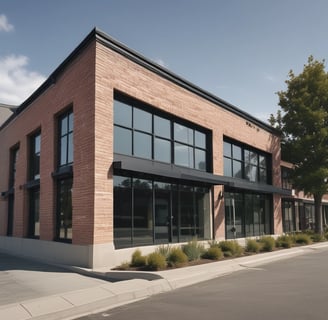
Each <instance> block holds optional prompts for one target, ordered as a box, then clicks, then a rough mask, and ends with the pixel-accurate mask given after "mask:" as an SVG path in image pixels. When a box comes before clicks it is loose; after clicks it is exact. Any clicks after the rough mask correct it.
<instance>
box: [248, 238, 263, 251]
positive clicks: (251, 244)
mask: <svg viewBox="0 0 328 320" xmlns="http://www.w3.org/2000/svg"><path fill="white" fill-rule="evenodd" d="M260 249H261V245H260V244H259V243H258V242H257V241H256V240H254V239H247V240H246V248H245V251H247V252H255V253H258V252H259V251H260Z"/></svg>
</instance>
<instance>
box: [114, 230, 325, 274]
mask: <svg viewBox="0 0 328 320" xmlns="http://www.w3.org/2000/svg"><path fill="white" fill-rule="evenodd" d="M325 235H326V236H322V235H318V234H314V233H312V232H306V233H295V234H288V235H282V236H279V237H278V238H277V239H275V238H273V237H271V236H262V237H259V238H258V239H247V240H246V245H245V247H243V246H241V245H240V244H239V243H238V242H237V241H236V240H224V241H220V242H216V241H210V242H208V245H206V246H205V245H204V244H203V243H201V242H198V241H197V239H194V240H192V241H190V242H188V243H187V244H184V245H181V246H177V245H172V246H170V245H162V246H159V247H158V248H157V249H156V250H155V251H154V252H152V253H150V254H148V255H147V256H144V255H142V252H141V251H140V249H136V250H135V251H134V253H133V254H132V257H131V260H130V261H128V262H125V263H123V264H121V265H120V266H118V267H116V268H114V270H121V271H122V270H127V271H159V270H169V269H173V268H182V267H187V266H194V265H199V264H205V263H211V262H214V261H220V260H225V259H233V258H236V257H242V256H246V255H252V254H258V253H261V252H270V251H274V250H282V249H285V248H291V247H295V246H301V245H308V244H311V243H313V242H321V241H327V239H328V233H326V234H325Z"/></svg>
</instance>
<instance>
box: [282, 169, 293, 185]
mask: <svg viewBox="0 0 328 320" xmlns="http://www.w3.org/2000/svg"><path fill="white" fill-rule="evenodd" d="M291 172H292V169H290V168H286V167H281V186H282V188H283V189H289V190H291V189H293V185H292V181H291Z"/></svg>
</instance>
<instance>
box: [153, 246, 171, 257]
mask: <svg viewBox="0 0 328 320" xmlns="http://www.w3.org/2000/svg"><path fill="white" fill-rule="evenodd" d="M170 251H171V247H170V246H169V245H164V244H163V245H160V246H159V247H157V248H156V251H155V252H157V253H159V254H161V255H162V256H163V257H165V259H167V258H168V256H169V254H170Z"/></svg>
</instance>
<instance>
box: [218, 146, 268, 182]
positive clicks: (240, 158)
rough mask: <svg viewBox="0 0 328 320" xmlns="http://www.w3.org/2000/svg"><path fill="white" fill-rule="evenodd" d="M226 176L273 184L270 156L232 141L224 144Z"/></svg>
mask: <svg viewBox="0 0 328 320" xmlns="http://www.w3.org/2000/svg"><path fill="white" fill-rule="evenodd" d="M223 157H224V175H225V176H228V177H234V178H239V179H245V180H248V181H251V182H260V183H267V184H270V183H271V167H270V163H271V161H270V159H271V158H270V155H269V154H266V153H264V152H262V151H259V150H255V149H251V148H249V147H246V146H245V145H239V144H237V143H234V142H231V141H224V143H223Z"/></svg>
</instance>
